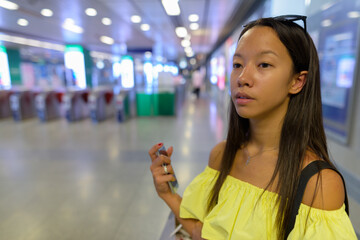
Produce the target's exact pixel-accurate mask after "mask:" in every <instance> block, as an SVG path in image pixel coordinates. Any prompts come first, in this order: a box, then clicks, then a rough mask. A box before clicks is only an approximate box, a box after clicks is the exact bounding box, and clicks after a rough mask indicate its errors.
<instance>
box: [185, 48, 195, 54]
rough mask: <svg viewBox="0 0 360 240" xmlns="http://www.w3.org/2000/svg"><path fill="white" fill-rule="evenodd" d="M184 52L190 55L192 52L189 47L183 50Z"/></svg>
mask: <svg viewBox="0 0 360 240" xmlns="http://www.w3.org/2000/svg"><path fill="white" fill-rule="evenodd" d="M184 51H185V52H186V53H191V52H192V51H193V50H192V48H191V47H186V48H184Z"/></svg>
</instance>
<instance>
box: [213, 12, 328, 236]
mask: <svg viewBox="0 0 360 240" xmlns="http://www.w3.org/2000/svg"><path fill="white" fill-rule="evenodd" d="M255 26H267V27H271V28H272V29H273V30H274V31H275V32H276V33H277V35H278V37H279V39H280V41H281V42H282V43H283V44H284V45H285V47H286V48H287V51H288V52H289V54H290V56H291V59H292V61H293V66H294V69H293V72H294V73H300V72H301V71H308V74H307V78H306V83H305V85H304V87H303V89H302V90H301V91H300V92H299V93H298V94H295V95H291V96H290V101H289V106H288V110H287V113H286V115H285V118H284V123H283V126H282V130H281V137H280V143H279V155H278V161H277V164H276V166H275V170H274V173H273V175H272V178H271V180H270V182H269V184H268V185H267V187H266V188H265V190H266V189H268V187H269V186H270V185H271V184H272V183H274V180H275V177H278V183H277V185H276V191H277V193H278V198H277V204H278V212H277V217H276V227H277V229H278V237H279V239H282V238H284V235H285V229H286V226H287V223H288V222H289V218H290V209H291V208H292V205H293V202H294V198H295V194H296V190H297V186H298V182H299V176H300V173H301V170H302V166H303V161H304V158H305V155H306V151H307V150H310V151H312V152H313V153H315V154H316V156H317V157H319V158H320V159H322V160H324V161H326V162H328V163H330V165H331V166H333V164H331V162H330V160H329V155H328V149H327V143H326V137H325V133H324V127H323V118H322V107H321V92H320V72H319V58H318V55H317V51H316V48H315V46H314V43H313V41H312V39H311V37H310V36H309V34H308V33H307V32H305V30H304V29H303V28H302V27H301V26H299V25H298V24H296V23H294V22H290V21H280V20H276V19H274V18H262V19H259V20H256V21H254V22H251V23H249V24H248V25H246V27H245V28H244V29H243V31H242V32H241V34H240V37H239V40H240V38H241V37H242V36H243V34H244V33H245V32H246V31H248V30H249V29H251V28H253V27H255ZM230 101H231V98H230ZM249 127H250V123H249V120H248V119H245V118H242V117H240V116H239V115H238V114H237V112H236V109H235V106H234V104H233V103H232V101H231V103H230V111H229V127H228V133H227V141H226V145H225V149H224V153H223V156H222V161H221V166H220V169H219V170H220V173H219V175H218V178H217V180H216V183H215V185H214V187H213V189H212V192H211V194H210V197H209V204H208V211H210V210H211V209H212V208H213V207H214V206H215V205H216V204H217V201H218V196H219V192H220V189H221V187H222V185H223V183H224V181H225V179H226V177H227V176H228V175H229V173H230V170H231V168H232V166H233V163H234V159H235V155H236V153H237V151H238V150H239V149H241V148H242V147H243V146H244V145H246V144H247V142H248V141H249V139H250V138H251V136H250V131H249ZM289 170H291V171H289ZM317 185H318V183H317ZM265 190H264V191H265ZM313 199H314V198H313Z"/></svg>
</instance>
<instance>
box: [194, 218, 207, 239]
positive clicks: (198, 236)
mask: <svg viewBox="0 0 360 240" xmlns="http://www.w3.org/2000/svg"><path fill="white" fill-rule="evenodd" d="M202 227H203V224H202V222H200V221H197V222H196V223H195V227H194V228H193V231H192V234H191V237H192V239H193V240H204V239H203V238H201V230H202Z"/></svg>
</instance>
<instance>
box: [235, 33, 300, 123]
mask: <svg viewBox="0 0 360 240" xmlns="http://www.w3.org/2000/svg"><path fill="white" fill-rule="evenodd" d="M294 78H295V74H294V73H293V63H292V60H291V57H290V55H289V53H288V51H287V49H286V47H285V46H284V45H283V43H282V42H281V41H280V39H279V38H278V36H277V34H276V32H275V31H274V30H273V29H272V28H270V27H264V26H256V27H253V28H251V29H250V30H248V31H247V32H246V33H245V34H244V35H243V36H242V37H241V38H240V40H239V42H238V46H237V48H236V51H235V54H234V58H233V70H232V72H231V78H230V81H231V98H232V101H233V104H234V105H235V108H236V111H237V113H238V114H239V115H240V116H241V117H244V118H249V119H264V118H267V117H272V116H279V117H283V116H284V115H285V113H286V111H287V107H288V103H289V100H290V94H289V90H290V88H291V85H292V84H293V79H294Z"/></svg>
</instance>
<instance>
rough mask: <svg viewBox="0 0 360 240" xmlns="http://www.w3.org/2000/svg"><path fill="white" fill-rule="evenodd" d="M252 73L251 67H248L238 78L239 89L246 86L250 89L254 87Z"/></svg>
mask: <svg viewBox="0 0 360 240" xmlns="http://www.w3.org/2000/svg"><path fill="white" fill-rule="evenodd" d="M252 77H253V76H252V71H251V68H250V66H246V67H244V68H243V70H242V71H241V72H240V74H239V76H238V78H237V83H238V86H239V87H244V86H248V87H252V86H253V80H252V79H253V78H252Z"/></svg>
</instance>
